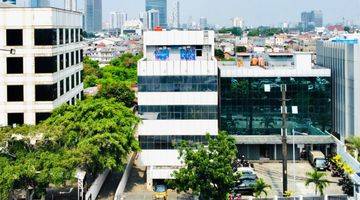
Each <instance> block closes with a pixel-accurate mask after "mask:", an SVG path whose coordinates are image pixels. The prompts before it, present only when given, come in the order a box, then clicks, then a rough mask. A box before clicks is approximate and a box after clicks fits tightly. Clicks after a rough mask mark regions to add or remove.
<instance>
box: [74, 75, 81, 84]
mask: <svg viewBox="0 0 360 200" xmlns="http://www.w3.org/2000/svg"><path fill="white" fill-rule="evenodd" d="M79 76H80V73H79V72H76V76H75V77H76V85H79V84H80V77H79Z"/></svg>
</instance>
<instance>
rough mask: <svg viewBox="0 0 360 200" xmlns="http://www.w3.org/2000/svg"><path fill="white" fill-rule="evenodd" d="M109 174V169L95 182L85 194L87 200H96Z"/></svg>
mask: <svg viewBox="0 0 360 200" xmlns="http://www.w3.org/2000/svg"><path fill="white" fill-rule="evenodd" d="M109 172H110V170H108V169H107V170H105V171H104V172H103V173H102V174H100V175H99V176H98V177H97V178H96V179H95V181H94V182H93V184H92V185H91V186H90V188H89V190H88V191H87V192H86V194H85V199H86V200H95V199H96V197H97V196H98V194H99V192H100V189H101V187H102V185H103V184H104V182H105V179H106V177H107V176H108V174H109Z"/></svg>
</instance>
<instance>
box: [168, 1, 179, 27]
mask: <svg viewBox="0 0 360 200" xmlns="http://www.w3.org/2000/svg"><path fill="white" fill-rule="evenodd" d="M169 27H171V28H176V29H178V28H180V2H179V1H176V2H175V3H174V6H173V8H172V10H171V15H170V22H169Z"/></svg>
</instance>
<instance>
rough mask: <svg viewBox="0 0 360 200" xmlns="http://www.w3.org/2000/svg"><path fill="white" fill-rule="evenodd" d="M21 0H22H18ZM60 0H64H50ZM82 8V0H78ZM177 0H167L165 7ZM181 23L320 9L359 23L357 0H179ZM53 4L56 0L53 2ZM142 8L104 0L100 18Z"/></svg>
mask: <svg viewBox="0 0 360 200" xmlns="http://www.w3.org/2000/svg"><path fill="white" fill-rule="evenodd" d="M18 1H23V0H18ZM51 1H55V2H62V1H63V0H51ZM77 1H78V5H79V8H80V9H81V8H83V5H84V0H77ZM175 1H176V0H168V11H170V10H171V8H172V7H173V5H174V2H175ZM179 2H180V15H181V23H188V22H189V18H190V16H191V17H192V19H193V20H194V21H196V22H198V21H199V18H200V17H206V18H207V19H208V23H210V24H218V25H221V26H230V25H231V18H233V17H236V16H239V17H242V18H243V19H244V20H245V24H246V25H247V26H259V25H279V24H280V23H282V22H292V23H295V22H299V21H300V13H301V12H302V11H306V10H322V11H323V15H324V23H325V24H327V23H336V22H342V21H343V18H345V20H350V21H352V22H354V23H357V24H360V0H220V1H219V0H179ZM54 4H56V3H54ZM144 10H145V0H103V20H104V21H108V20H109V13H110V12H111V11H124V12H126V13H128V16H129V18H130V19H132V18H137V17H138V16H139V13H140V12H142V11H144Z"/></svg>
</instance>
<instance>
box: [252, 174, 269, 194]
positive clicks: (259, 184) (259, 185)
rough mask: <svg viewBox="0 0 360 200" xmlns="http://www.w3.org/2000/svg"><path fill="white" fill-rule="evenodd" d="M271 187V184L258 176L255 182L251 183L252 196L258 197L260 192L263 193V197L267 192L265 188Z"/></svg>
mask: <svg viewBox="0 0 360 200" xmlns="http://www.w3.org/2000/svg"><path fill="white" fill-rule="evenodd" d="M268 188H269V189H271V186H270V185H268V184H266V183H265V181H264V179H262V178H259V179H258V180H256V183H255V184H254V185H253V189H254V196H255V197H256V198H259V197H260V196H261V194H262V193H264V194H265V197H267V195H268V193H267V189H268Z"/></svg>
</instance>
